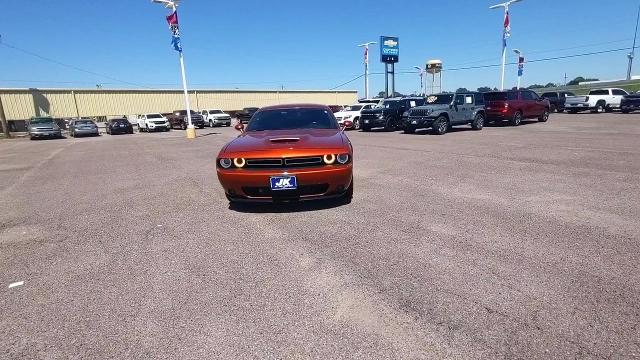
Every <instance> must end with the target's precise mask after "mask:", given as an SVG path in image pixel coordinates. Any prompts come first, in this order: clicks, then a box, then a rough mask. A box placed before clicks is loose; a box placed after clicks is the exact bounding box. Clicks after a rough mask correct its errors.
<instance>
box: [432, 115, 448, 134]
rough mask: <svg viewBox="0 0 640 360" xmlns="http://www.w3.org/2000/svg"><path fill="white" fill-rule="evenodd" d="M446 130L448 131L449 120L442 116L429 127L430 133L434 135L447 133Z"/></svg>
mask: <svg viewBox="0 0 640 360" xmlns="http://www.w3.org/2000/svg"><path fill="white" fill-rule="evenodd" d="M447 129H449V120H447V117H446V116H443V115H440V116H438V118H437V119H436V121H434V122H433V125H431V131H432V132H433V134H435V135H444V134H446V133H447Z"/></svg>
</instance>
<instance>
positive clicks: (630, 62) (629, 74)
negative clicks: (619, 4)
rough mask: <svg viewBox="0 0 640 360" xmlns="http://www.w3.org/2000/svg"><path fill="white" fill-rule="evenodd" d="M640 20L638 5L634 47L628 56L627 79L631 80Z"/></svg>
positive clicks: (639, 7)
mask: <svg viewBox="0 0 640 360" xmlns="http://www.w3.org/2000/svg"><path fill="white" fill-rule="evenodd" d="M638 20H640V6H638V16H637V17H636V31H635V33H633V47H632V48H631V52H630V53H629V55H627V57H628V58H629V68H628V69H627V80H631V68H632V67H633V58H634V56H635V55H636V38H637V37H638Z"/></svg>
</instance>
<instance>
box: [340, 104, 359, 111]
mask: <svg viewBox="0 0 640 360" xmlns="http://www.w3.org/2000/svg"><path fill="white" fill-rule="evenodd" d="M361 109H362V105H351V106H347V107H346V108H344V111H360V110H361Z"/></svg>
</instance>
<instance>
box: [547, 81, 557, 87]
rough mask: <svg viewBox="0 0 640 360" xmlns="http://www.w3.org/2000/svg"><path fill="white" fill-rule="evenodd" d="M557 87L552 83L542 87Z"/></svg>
mask: <svg viewBox="0 0 640 360" xmlns="http://www.w3.org/2000/svg"><path fill="white" fill-rule="evenodd" d="M557 86H558V85H556V84H554V83H552V82H550V83H547V85H545V86H544V87H546V88H550V87H557Z"/></svg>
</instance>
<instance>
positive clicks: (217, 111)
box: [209, 110, 223, 114]
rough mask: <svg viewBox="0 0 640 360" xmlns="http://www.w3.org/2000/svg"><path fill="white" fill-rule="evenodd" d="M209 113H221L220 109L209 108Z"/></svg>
mask: <svg viewBox="0 0 640 360" xmlns="http://www.w3.org/2000/svg"><path fill="white" fill-rule="evenodd" d="M209 114H223V112H222V110H209Z"/></svg>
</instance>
